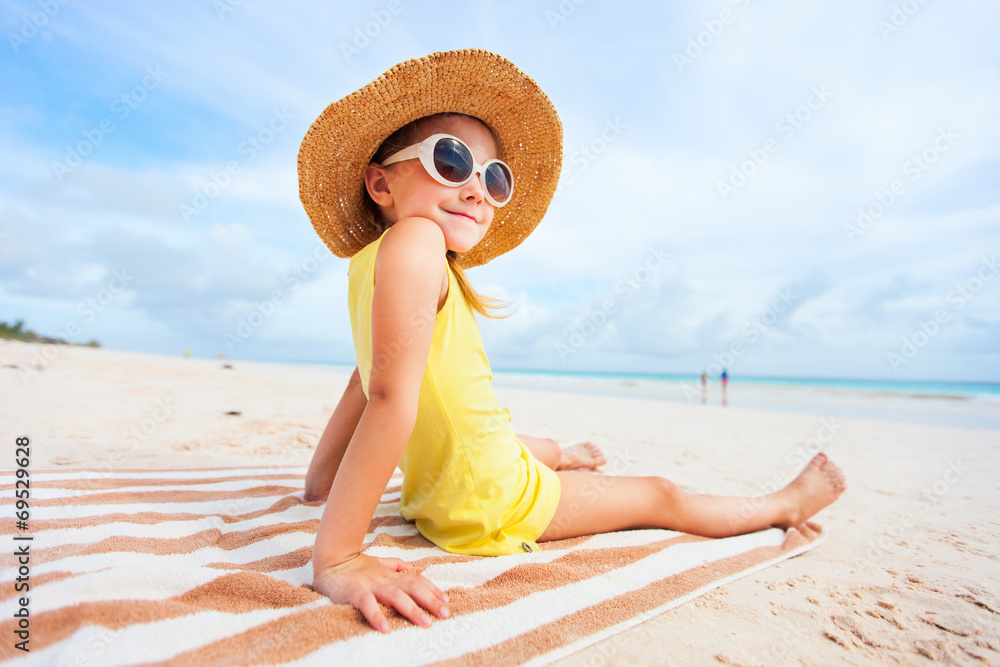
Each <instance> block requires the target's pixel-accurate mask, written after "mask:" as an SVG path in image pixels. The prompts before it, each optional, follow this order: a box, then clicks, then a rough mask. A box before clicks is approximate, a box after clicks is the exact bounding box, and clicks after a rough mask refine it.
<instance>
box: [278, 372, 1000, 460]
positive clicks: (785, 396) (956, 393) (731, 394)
mask: <svg viewBox="0 0 1000 667" xmlns="http://www.w3.org/2000/svg"><path fill="white" fill-rule="evenodd" d="M285 363H287V362H285ZM322 365H324V366H338V367H341V368H344V369H345V371H347V372H350V371H351V370H353V368H354V366H353V364H352V365H350V366H347V365H345V364H322ZM493 384H494V386H495V387H497V391H498V393H502V388H503V387H515V388H526V389H543V390H545V389H547V390H553V391H562V392H571V393H572V392H579V393H586V394H600V395H609V396H621V397H630V398H641V399H650V400H661V401H670V402H677V403H687V404H691V405H705V406H706V407H721V406H723V405H725V406H726V407H729V408H745V409H756V410H771V411H778V412H799V413H807V414H817V415H824V416H835V417H837V416H839V417H852V418H861V419H875V420H881V421H895V422H906V423H919V424H929V425H938V426H957V427H965V428H978V429H993V430H998V431H1000V382H947V381H937V380H920V381H908V380H884V379H879V380H865V379H845V378H793V377H762V376H741V375H736V376H730V378H729V387H728V390H727V392H726V396H725V402H723V395H722V385H721V382H720V381H719V379H718V377H715V378H709V380H708V384H707V387H706V389H705V391H704V392H703V391H702V388H701V381H700V378H699V376H698V375H681V374H670V373H615V372H596V371H594V372H580V371H564V370H558V371H557V370H534V369H504V368H496V367H494V368H493ZM998 444H1000V439H998Z"/></svg>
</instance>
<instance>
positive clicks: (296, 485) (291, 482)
mask: <svg viewBox="0 0 1000 667" xmlns="http://www.w3.org/2000/svg"><path fill="white" fill-rule="evenodd" d="M265 486H285V487H291V488H293V489H300V488H302V482H301V481H300V480H296V479H284V480H281V479H270V480H267V479H263V480H262V479H241V480H237V481H234V482H207V483H205V484H188V485H184V486H123V487H120V488H116V489H55V488H32V489H31V498H32V499H34V500H52V499H58V498H79V497H81V496H87V495H98V494H100V495H104V494H128V493H142V494H146V493H158V492H160V491H246V490H247V489H257V488H261V487H265ZM397 496H398V494H397ZM0 502H7V501H5V499H2V498H0ZM13 502H14V499H13V498H11V499H10V500H9V502H7V504H9V503H13Z"/></svg>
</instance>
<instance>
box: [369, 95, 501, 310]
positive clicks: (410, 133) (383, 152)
mask: <svg viewBox="0 0 1000 667" xmlns="http://www.w3.org/2000/svg"><path fill="white" fill-rule="evenodd" d="M464 115H465V114H457V113H440V114H434V115H433V116H425V117H423V118H418V119H417V120H415V121H412V122H409V123H407V124H406V125H404V126H403V127H401V128H399V129H398V130H396V131H395V132H393V133H392V134H390V135H389V136H388V137H387V138H386V140H385V141H383V142H382V143H381V145H379V147H378V150H376V151H375V154H374V155H373V156H372V159H371V160H370V161H371V162H374V163H376V164H382V160H384V159H386V158H387V157H389V156H390V155H392V154H393V153H396V152H398V151H400V150H402V149H404V148H406V147H407V146H411V145H413V143H414V142H415V141H416V138H417V135H418V134H419V132H420V124H421V123H422V122H424V121H426V120H427V119H428V118H439V117H446V116H464ZM468 117H469V118H475V117H474V116H468ZM475 120H479V119H478V118H475ZM479 122H481V123H482V121H479ZM483 126H484V127H485V128H486V129H487V130H489V132H490V136H492V137H493V143H495V144H496V145H497V148H498V149H499V147H500V142H499V141H497V138H496V135H495V134H493V130H491V129H490V127H489V125H486V123H483ZM499 157H500V159H503V156H502V155H500V156H499ZM362 189H363V190H364V195H365V205H366V206H367V207H368V210H369V211H370V212H371V216H372V221H373V222H374V224H375V227H376V228H377V229H378V233H379V235H380V236H381V234H382V232H384V231H385V230H386V229H388V227H389V226H391V225H386V222H385V218H384V217H383V216H382V211H381V209H379V207H378V204H376V203H375V202H374V201H373V200H372V198H371V196H370V195H369V194H368V190H367V188H365V187H364V186H363V185H362ZM446 256H447V258H448V263H449V264H450V265H451V268H452V270H453V271H454V272H455V277H456V278H457V279H458V287H459V289H461V290H462V294H463V295H464V296H465V299H466V301H468V302H469V304H470V305H471V306H472V307H473V308H474V309H475V310H476V312H478V313H479V314H480V315H483V316H485V317H489V318H491V319H495V320H496V319H502V318H505V317H510V316H511V315H513V313H507V314H506V315H494V314H493V313H491V312H489V311H490V310H499V309H501V308H506V307H507V306H511V305H513V304H512V303H511V302H510V301H504V300H503V299H495V298H493V297H491V296H483V295H482V294H480V293H479V292H477V291H476V290H475V289H474V288H473V287H472V284H471V283H470V282H469V279H468V278H467V277H466V276H465V271H464V270H462V267H461V266H459V265H458V259H457V254H456V253H455V252H454V251H453V250H449V251H448V252H447V254H446Z"/></svg>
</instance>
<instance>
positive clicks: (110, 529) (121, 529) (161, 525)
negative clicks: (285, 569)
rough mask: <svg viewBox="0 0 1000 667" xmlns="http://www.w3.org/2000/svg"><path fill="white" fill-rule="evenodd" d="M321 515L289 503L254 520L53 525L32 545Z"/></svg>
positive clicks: (173, 535) (248, 526) (228, 529)
mask: <svg viewBox="0 0 1000 667" xmlns="http://www.w3.org/2000/svg"><path fill="white" fill-rule="evenodd" d="M322 514H323V508H322V507H310V506H308V505H292V506H291V507H289V508H288V509H285V510H282V511H280V512H274V513H272V514H265V515H264V516H259V517H257V518H256V519H244V520H243V521H237V522H234V523H226V522H225V521H223V520H222V519H220V518H219V516H218V515H208V516H205V517H202V518H200V519H191V520H178V521H160V522H158V523H130V522H124V521H123V522H116V523H103V524H97V525H93V526H81V527H78V528H52V529H49V530H40V531H36V532H35V544H36V545H40V546H41V547H42V548H44V547H48V546H51V545H52V543H53V542H54V543H57V544H79V543H82V542H98V541H100V540H103V539H106V538H108V537H112V536H121V537H162V538H169V539H177V538H179V537H187V536H189V535H194V534H195V533H198V532H201V531H203V530H208V529H210V528H217V529H219V530H221V531H222V532H223V533H224V534H225V533H238V532H241V531H244V530H254V529H256V528H261V527H264V526H270V525H278V524H283V523H299V522H301V521H311V520H318V519H319V518H320V516H322ZM50 536H51V537H50Z"/></svg>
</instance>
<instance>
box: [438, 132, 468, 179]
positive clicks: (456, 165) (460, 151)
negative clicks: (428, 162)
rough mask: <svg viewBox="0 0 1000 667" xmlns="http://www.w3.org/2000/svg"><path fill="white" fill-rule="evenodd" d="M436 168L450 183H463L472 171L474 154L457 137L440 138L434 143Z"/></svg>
mask: <svg viewBox="0 0 1000 667" xmlns="http://www.w3.org/2000/svg"><path fill="white" fill-rule="evenodd" d="M434 168H435V169H437V172H438V173H439V174H440V175H441V177H442V178H444V179H445V180H446V181H448V182H450V183H462V182H463V181H466V180H467V179H468V178H469V175H470V174H471V173H472V154H471V153H470V152H469V150H468V149H467V148H466V147H465V146H463V145H462V144H461V143H459V142H458V141H456V140H455V139H447V138H446V139H438V142H437V143H436V144H434Z"/></svg>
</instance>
